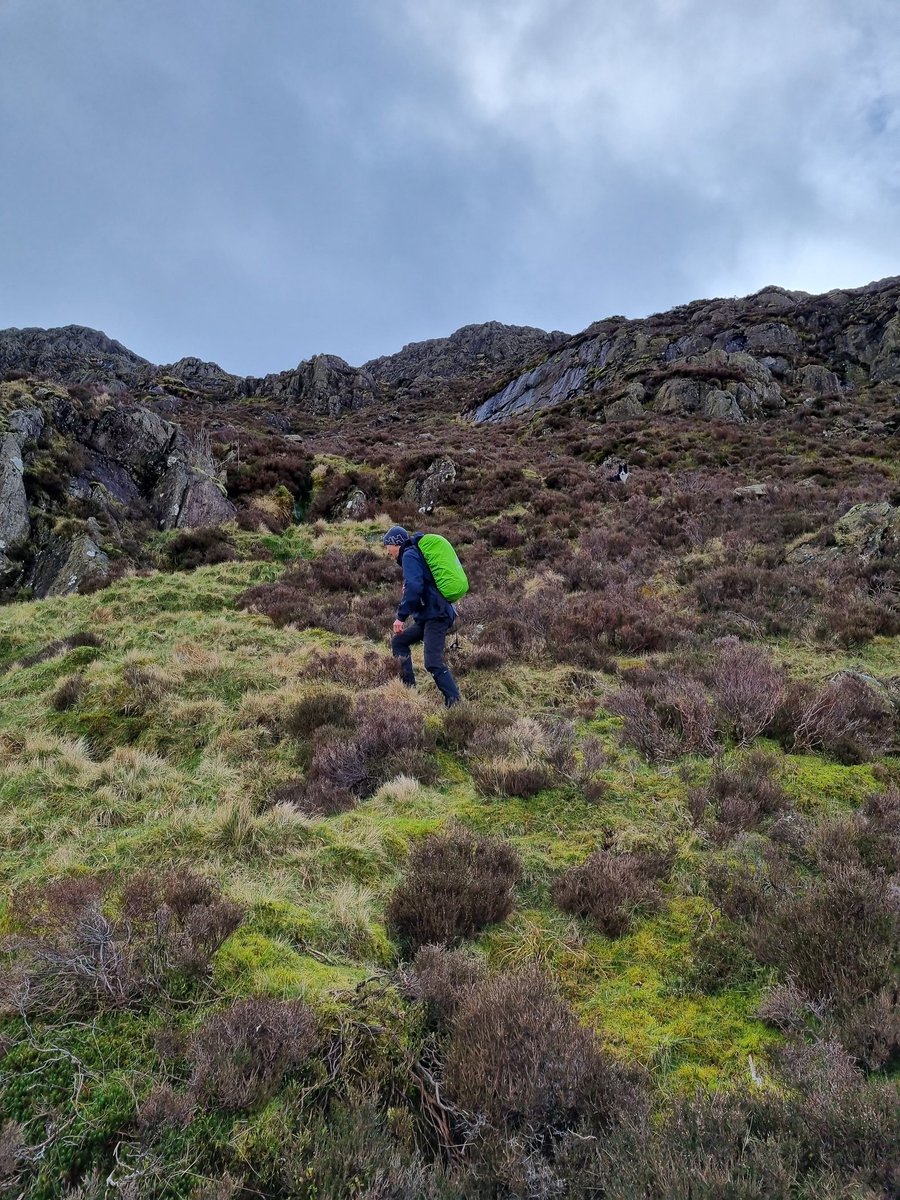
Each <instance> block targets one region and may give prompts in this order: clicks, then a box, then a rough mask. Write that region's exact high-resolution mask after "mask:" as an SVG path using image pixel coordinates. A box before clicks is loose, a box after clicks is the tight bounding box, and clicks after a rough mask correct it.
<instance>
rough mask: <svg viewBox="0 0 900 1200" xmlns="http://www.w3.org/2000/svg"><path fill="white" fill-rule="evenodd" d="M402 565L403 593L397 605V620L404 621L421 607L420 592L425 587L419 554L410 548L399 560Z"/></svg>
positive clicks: (423, 567)
mask: <svg viewBox="0 0 900 1200" xmlns="http://www.w3.org/2000/svg"><path fill="white" fill-rule="evenodd" d="M400 565H401V566H402V567H403V595H402V596H401V597H400V603H399V605H398V606H397V620H398V621H405V620H406V618H407V617H409V616H411V615H412V614H413V613H414V612H416V610H417V609H419V608H421V607H422V592H423V590H424V587H425V566H424V563H423V561H422V556H421V554H419V553H418V551H416V550H415V549H413V548H410V549H409V550H407V551H406V553H405V554H404V555H403V558H402V559H401V560H400Z"/></svg>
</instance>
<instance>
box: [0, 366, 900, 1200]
mask: <svg viewBox="0 0 900 1200" xmlns="http://www.w3.org/2000/svg"><path fill="white" fill-rule="evenodd" d="M14 382H15V386H16V388H17V395H18V396H19V397H21V396H22V395H23V394H24V393H25V392H26V391H27V390H28V389H29V388H33V387H34V383H33V381H31V382H30V381H28V380H16V381H14ZM57 386H58V387H60V388H61V385H57ZM61 390H62V391H65V390H66V389H64V388H61ZM261 411H262V410H260V409H259V408H258V407H257V408H254V406H253V404H252V403H249V402H248V405H247V409H246V411H242V408H241V405H240V404H239V403H237V402H235V403H234V404H231V405H229V406H228V407H227V410H223V414H222V421H221V428H220V429H219V430H218V431H217V430H216V429H215V428H212V429H210V428H209V427H208V426H207V434H208V436H209V445H210V453H211V454H212V455H214V456H217V457H218V460H219V461H220V462H222V463H226V462H227V464H228V466H229V468H230V473H229V476H228V478H229V496H230V499H231V500H232V501H233V502H234V503H235V505H236V513H235V519H234V520H233V521H231V522H229V523H227V524H224V525H221V526H218V527H214V528H200V529H180V530H171V531H166V532H158V531H153V530H152V528H150V527H147V528H143V527H141V530H139V535H138V533H136V534H135V541H134V543H133V545H131V546H130V549H129V552H128V553H127V554H123V556H122V562H121V565H120V566H119V567H117V565H116V564H115V563H114V564H113V568H114V569H113V571H112V574H111V578H110V581H109V582H107V583H106V584H105V585H104V586H102V587H99V588H98V589H97V590H93V591H87V592H84V593H81V594H73V595H65V596H53V597H50V598H48V599H45V600H42V601H40V602H34V601H30V600H27V599H25V600H21V601H19V602H16V603H12V604H9V605H7V606H5V607H4V608H2V609H0V705H2V708H0V881H2V889H3V894H4V897H5V899H4V902H3V907H2V909H0V935H2V945H0V954H2V962H0V968H2V974H0V1003H2V1016H0V1078H2V1094H0V1117H2V1126H0V1180H2V1186H4V1187H5V1188H6V1189H7V1194H8V1195H10V1196H28V1197H34V1198H38V1200H45V1198H46V1200H50V1198H51V1197H53V1198H56V1197H63V1196H64V1197H67V1198H68V1200H76V1198H78V1200H94V1198H95V1197H107V1196H122V1197H130V1198H141V1200H143V1198H144V1197H147V1198H149V1197H154V1198H159V1200H164V1198H165V1200H168V1198H176V1197H178V1198H181V1197H184V1198H185V1200H212V1198H216V1200H225V1198H238V1197H240V1198H245V1197H246V1198H249V1197H257V1196H267V1197H285V1198H287V1197H302V1198H308V1200H313V1198H314V1197H315V1198H317V1200H321V1198H325V1197H328V1198H335V1200H336V1198H338V1197H345V1196H357V1197H368V1198H369V1200H376V1198H377V1200H395V1198H396V1200H414V1198H415V1200H419V1198H423V1197H432V1198H434V1200H438V1198H440V1200H462V1198H463V1197H466V1198H472V1197H475V1198H477V1197H485V1198H488V1197H496V1198H500V1197H510V1198H512V1197H516V1198H519V1197H521V1198H523V1200H524V1198H526V1197H527V1198H534V1200H543V1198H549V1197H569V1198H572V1200H574V1198H576V1197H578V1198H581V1197H588V1196H590V1197H603V1198H606V1200H633V1198H636V1197H648V1198H650V1197H653V1198H657V1197H658V1198H659V1200H663V1198H665V1200H669V1198H676V1200H678V1198H683V1200H688V1198H690V1200H719V1198H722V1197H735V1198H741V1200H744V1198H746V1200H750V1198H751V1197H775V1196H779V1197H780V1196H784V1197H788V1196H789V1197H797V1198H798V1200H799V1198H805V1197H808V1198H812V1197H816V1200H838V1198H839V1197H840V1198H845V1197H850V1196H853V1197H858V1198H862V1197H871V1198H873V1200H874V1198H876V1197H882V1198H886V1197H890V1196H892V1195H895V1194H896V1193H897V1190H898V1188H900V1160H898V1155H897V1146H898V1145H900V1117H898V1114H900V1105H898V1102H897V1101H898V1086H897V1085H898V1069H900V1008H898V974H897V968H898V957H897V955H898V914H900V906H898V901H897V897H898V873H900V722H898V713H900V682H898V681H900V648H898V640H897V634H898V632H900V605H898V582H900V523H898V520H897V514H898V507H900V503H898V502H900V476H898V470H900V467H898V458H897V456H896V452H895V449H896V448H895V445H894V443H893V440H892V438H891V436H890V432H889V431H890V430H891V429H892V428H893V425H892V424H891V423H892V422H893V421H894V419H895V415H896V414H895V397H894V393H893V391H892V389H891V385H888V384H884V383H882V384H878V385H876V386H873V387H871V388H867V389H858V390H857V391H855V392H853V393H850V392H842V393H840V394H834V395H831V396H826V397H819V398H818V399H815V400H813V401H811V402H809V403H806V404H802V405H801V404H798V405H796V406H789V407H788V408H787V409H786V410H785V411H784V412H781V413H779V414H777V415H773V416H770V417H767V418H765V419H760V420H758V421H754V422H748V423H743V424H740V423H734V422H731V421H727V420H723V419H718V418H715V417H703V418H699V417H691V416H685V415H683V414H679V415H665V414H656V415H652V416H651V415H647V416H644V417H642V418H634V419H623V420H616V421H608V422H606V423H604V424H598V423H597V422H596V421H594V420H592V419H590V416H589V415H585V414H584V413H583V412H582V411H581V409H580V408H579V405H578V404H577V403H575V404H573V405H569V406H566V405H560V406H558V407H555V408H554V409H553V410H552V411H547V412H544V413H537V414H536V415H534V416H532V417H531V418H530V419H529V420H527V421H524V422H521V423H517V424H496V425H490V426H486V427H480V428H479V427H475V426H473V425H472V424H471V423H470V422H468V421H466V420H464V419H461V418H459V416H458V415H456V411H455V409H454V408H453V407H452V406H451V405H443V406H442V405H441V404H440V403H437V402H435V400H434V397H433V396H429V397H428V398H424V399H422V400H421V401H419V402H416V401H415V400H414V399H412V400H409V401H408V402H407V403H405V404H404V406H403V408H402V410H400V411H395V410H390V411H386V412H381V411H373V413H372V414H370V415H369V416H368V417H366V418H363V417H361V416H360V415H359V414H348V415H344V416H342V417H339V418H328V417H324V416H317V415H313V414H305V415H304V414H295V416H294V419H293V427H292V428H293V432H292V433H291V436H290V440H288V441H286V440H285V439H284V437H283V435H282V433H281V432H277V431H276V432H272V431H271V430H270V431H266V429H265V421H263V420H262V419H261V417H260V412H261ZM241 420H243V421H244V422H245V425H244V426H242V433H241V437H240V442H241V453H240V459H239V461H238V460H237V459H236V458H235V457H234V456H233V454H232V451H233V446H234V440H235V439H234V428H235V425H234V423H235V422H237V421H241ZM203 421H204V422H208V412H205V413H204V415H203ZM254 421H257V423H256V424H254ZM226 426H228V428H226ZM886 431H887V432H886ZM229 455H231V457H230V458H229ZM439 455H440V456H446V457H449V458H450V459H451V460H452V462H453V464H454V468H455V475H454V477H453V478H452V480H450V481H449V482H448V483H447V484H446V486H445V487H444V490H443V491H442V492H441V494H440V496H439V498H438V499H437V501H436V502H435V503H434V505H433V510H432V511H430V512H428V513H421V512H420V511H419V507H420V505H419V504H418V503H417V499H416V496H417V493H416V492H415V489H412V490H411V489H410V481H416V480H420V479H421V478H422V476H423V474H424V473H426V472H427V470H428V468H429V467H430V466H431V464H432V463H433V462H434V460H435V459H436V458H437V457H438V456H439ZM621 462H627V463H628V464H629V472H628V478H627V480H626V481H624V482H623V481H621V480H620V479H619V478H615V477H614V472H613V471H612V470H611V468H610V464H615V463H621ZM50 475H52V471H50ZM48 478H49V476H48ZM45 486H46V485H45V483H40V482H39V481H38V482H36V483H35V484H34V491H33V493H32V494H33V495H34V496H37V495H38V494H39V493H40V492H41V489H45ZM348 498H351V499H352V500H353V516H352V518H351V519H344V517H345V514H346V511H347V503H348ZM57 500H58V497H57ZM48 502H49V501H48ZM38 503H40V500H39V501H38ZM71 503H72V506H73V510H72V512H71V513H70V514H69V518H68V519H71V520H75V521H78V520H86V519H88V517H87V515H86V510H84V511H80V510H79V511H76V508H77V506H78V505H79V504H81V505H84V504H85V503H87V502H86V501H84V500H78V499H77V498H75V499H73V500H72V501H71ZM95 519H97V520H99V518H97V517H96V515H95ZM393 521H399V522H401V523H403V524H405V525H407V526H408V527H410V528H414V527H417V526H420V525H422V524H425V525H426V526H427V528H429V529H431V530H434V531H436V532H440V533H443V534H445V535H446V536H448V537H449V538H451V540H452V541H453V543H454V545H455V546H456V547H457V549H458V550H459V552H460V555H461V557H462V559H463V561H464V563H465V565H466V568H467V571H468V573H469V577H470V580H471V583H472V591H471V595H470V596H469V597H467V598H466V600H465V601H464V602H463V605H462V618H461V621H460V624H459V630H458V639H457V644H455V645H454V646H453V648H452V650H451V655H452V666H453V670H454V673H455V674H456V675H457V677H458V678H459V681H460V686H461V689H462V692H463V696H464V700H463V703H461V704H460V705H458V706H456V707H455V708H452V709H450V710H446V711H445V710H443V709H442V708H441V707H440V705H439V703H438V699H439V697H438V696H437V694H436V692H435V689H434V688H433V687H431V685H430V683H429V684H427V685H422V686H420V688H419V689H418V690H416V691H415V692H410V691H408V690H406V689H404V688H403V687H402V685H401V684H400V682H399V680H398V679H397V677H396V670H395V663H394V662H393V660H392V659H391V658H390V655H389V652H388V648H387V635H388V632H389V627H390V621H391V619H392V617H393V610H394V607H395V600H396V595H397V588H398V576H397V570H396V566H395V565H394V564H392V563H391V562H390V561H389V560H388V559H387V558H386V557H385V556H384V554H383V553H382V552H381V549H380V544H379V542H380V535H381V533H382V532H383V531H384V529H385V528H386V527H387V525H388V523H390V522H393Z"/></svg>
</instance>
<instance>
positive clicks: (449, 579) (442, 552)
mask: <svg viewBox="0 0 900 1200" xmlns="http://www.w3.org/2000/svg"><path fill="white" fill-rule="evenodd" d="M412 540H413V545H415V546H416V547H417V548H418V550H419V551H420V553H421V555H422V557H423V558H424V559H425V565H426V566H427V567H428V570H429V571H430V572H431V576H432V578H433V579H434V582H435V584H436V585H437V590H438V591H439V592H440V593H441V595H442V596H443V597H444V599H445V600H449V601H450V603H451V604H454V603H455V602H456V601H457V600H461V599H462V598H463V596H464V595H465V594H466V592H467V591H468V590H469V581H468V579H467V578H466V573H465V571H464V570H463V566H462V563H461V562H460V561H459V558H458V556H457V553H456V551H455V550H454V549H453V547H452V546H451V545H450V543H449V542H448V541H447V539H446V538H445V537H441V535H440V534H439V533H417V534H414V535H413V539H412Z"/></svg>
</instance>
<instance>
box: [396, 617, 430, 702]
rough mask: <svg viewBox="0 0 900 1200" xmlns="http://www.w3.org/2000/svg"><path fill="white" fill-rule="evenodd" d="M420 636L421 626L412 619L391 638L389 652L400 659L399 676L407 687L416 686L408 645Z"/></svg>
mask: <svg viewBox="0 0 900 1200" xmlns="http://www.w3.org/2000/svg"><path fill="white" fill-rule="evenodd" d="M422 637H423V633H422V626H421V625H419V624H417V623H416V622H415V621H414V622H413V623H412V625H410V626H409V627H408V628H407V629H404V630H403V632H402V633H395V634H394V636H393V637H392V638H391V653H392V654H393V656H394V658H399V659H400V678H401V679H402V680H403V682H404V683H405V684H406V686H407V687H415V686H416V673H415V671H414V670H413V665H412V654H411V653H410V646H414V645H415V643H416V642H421V640H422Z"/></svg>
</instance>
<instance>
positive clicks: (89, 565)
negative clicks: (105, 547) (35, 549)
mask: <svg viewBox="0 0 900 1200" xmlns="http://www.w3.org/2000/svg"><path fill="white" fill-rule="evenodd" d="M108 578H109V557H108V556H107V555H106V554H104V552H103V551H102V550H101V549H100V547H99V545H98V544H97V542H95V541H94V539H93V538H92V537H91V536H90V535H89V534H87V533H81V534H77V535H76V536H75V537H73V538H71V539H70V538H67V537H65V536H59V537H53V538H51V540H50V542H49V543H48V545H47V546H45V547H44V549H43V550H42V551H41V552H40V554H39V555H38V558H37V561H36V563H35V566H34V570H33V572H32V576H31V586H32V588H33V590H34V594H35V595H36V596H68V595H71V593H72V592H78V591H84V590H85V589H86V588H88V587H92V586H93V587H97V586H100V585H102V584H104V583H105V582H106V580H107V579H108Z"/></svg>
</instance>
